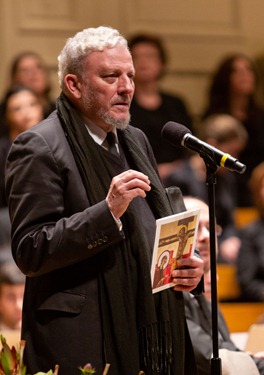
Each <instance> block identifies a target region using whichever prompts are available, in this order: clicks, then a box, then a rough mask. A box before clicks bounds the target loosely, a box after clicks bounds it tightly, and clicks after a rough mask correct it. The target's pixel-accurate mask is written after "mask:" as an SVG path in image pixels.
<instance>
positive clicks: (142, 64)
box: [128, 34, 192, 178]
mask: <svg viewBox="0 0 264 375" xmlns="http://www.w3.org/2000/svg"><path fill="white" fill-rule="evenodd" d="M128 44H129V48H130V51H131V54H132V58H133V62H134V66H135V70H136V76H135V94H134V98H133V100H132V103H131V107H130V113H131V124H132V125H133V126H135V127H138V128H140V129H141V130H143V132H144V133H145V134H146V135H147V137H148V139H149V141H150V144H151V146H152V148H153V152H154V155H155V157H156V160H157V163H158V169H159V172H160V175H161V177H162V178H164V177H165V176H166V175H167V174H168V173H169V171H170V168H171V167H172V165H173V162H174V161H175V160H177V159H180V158H182V157H184V156H185V154H186V153H187V150H184V149H183V148H182V147H173V146H172V145H170V144H169V142H168V141H166V140H165V139H163V138H162V137H161V130H162V128H163V126H164V125H165V124H166V123H167V122H168V121H175V122H179V123H181V124H183V125H185V126H187V127H189V128H191V126H192V119H191V116H190V114H189V113H188V110H187V107H186V104H185V102H184V101H183V100H182V99H181V98H180V97H178V96H175V95H171V94H168V93H165V92H164V91H162V90H161V88H160V82H161V78H162V77H163V75H164V73H165V67H166V63H167V55H166V51H165V48H164V46H163V43H162V41H161V40H160V39H159V38H158V37H156V36H154V35H147V34H138V35H135V36H133V37H132V38H131V39H130V40H129V41H128Z"/></svg>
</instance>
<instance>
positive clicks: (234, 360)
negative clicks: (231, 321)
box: [184, 196, 264, 375]
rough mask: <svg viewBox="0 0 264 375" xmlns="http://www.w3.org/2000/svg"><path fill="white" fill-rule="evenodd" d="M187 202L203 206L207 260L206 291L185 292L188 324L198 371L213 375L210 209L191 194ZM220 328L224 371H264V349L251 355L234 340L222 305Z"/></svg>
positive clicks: (202, 243)
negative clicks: (198, 292) (200, 293)
mask: <svg viewBox="0 0 264 375" xmlns="http://www.w3.org/2000/svg"><path fill="white" fill-rule="evenodd" d="M184 203H185V206H186V209H187V210H194V209H197V208H200V209H201V212H200V220H199V229H198V234H197V238H196V247H197V249H198V250H199V251H200V254H201V257H202V259H203V261H204V272H205V274H204V279H205V283H204V285H205V294H204V295H203V294H202V295H198V296H193V295H192V294H191V293H184V301H185V312H186V318H187V324H188V328H189V332H190V336H191V340H192V344H193V348H194V352H195V357H196V363H197V367H198V375H210V374H211V357H212V318H211V303H210V299H211V277H210V236H209V230H208V228H209V209H208V206H207V204H206V203H205V202H203V201H201V200H200V199H197V198H193V197H190V196H188V197H184ZM207 298H208V299H207ZM218 331H219V343H218V348H219V356H220V358H221V362H222V369H223V374H236V375H237V374H240V375H249V374H253V373H254V374H255V373H259V374H261V375H263V374H264V352H263V353H262V352H261V353H258V354H257V355H255V356H250V355H249V354H247V353H245V352H242V351H240V350H239V349H238V348H237V347H236V346H235V344H234V342H233V341H232V340H231V337H230V332H229V329H228V327H227V324H226V322H225V319H224V317H223V315H222V314H221V311H220V310H219V309H218ZM252 360H253V361H252ZM256 367H257V368H256ZM257 370H258V371H257ZM253 371H255V372H253Z"/></svg>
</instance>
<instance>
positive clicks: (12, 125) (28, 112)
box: [0, 86, 43, 208]
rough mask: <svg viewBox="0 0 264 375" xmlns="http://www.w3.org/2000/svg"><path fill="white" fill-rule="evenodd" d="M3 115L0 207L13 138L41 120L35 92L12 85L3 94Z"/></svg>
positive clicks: (0, 157) (4, 197) (3, 201)
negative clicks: (4, 128)
mask: <svg viewBox="0 0 264 375" xmlns="http://www.w3.org/2000/svg"><path fill="white" fill-rule="evenodd" d="M3 116H4V120H5V123H6V125H7V134H6V135H5V136H3V137H0V208H3V207H7V201H6V196H5V164H6V159H7V155H8V152H9V150H10V147H11V144H12V142H13V141H14V140H15V138H16V137H17V136H18V135H19V134H20V133H21V132H23V131H25V130H26V129H29V128H30V127H31V126H33V125H36V124H37V123H38V122H40V121H41V120H43V109H42V106H41V104H40V102H39V100H38V97H37V96H36V95H35V93H34V92H33V91H32V90H30V89H29V88H27V87H25V86H13V87H12V88H11V89H10V90H8V91H7V92H6V94H5V97H4V101H3Z"/></svg>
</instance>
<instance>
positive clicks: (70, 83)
mask: <svg viewBox="0 0 264 375" xmlns="http://www.w3.org/2000/svg"><path fill="white" fill-rule="evenodd" d="M64 83H65V86H66V87H67V89H68V91H69V93H70V94H71V95H73V96H74V97H75V98H76V99H80V98H81V96H82V95H81V82H80V81H79V78H78V77H77V76H76V75H75V74H67V75H66V76H65V78H64Z"/></svg>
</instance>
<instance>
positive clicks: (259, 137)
mask: <svg viewBox="0 0 264 375" xmlns="http://www.w3.org/2000/svg"><path fill="white" fill-rule="evenodd" d="M257 84H258V75H257V70H256V68H255V65H254V63H253V61H251V60H250V58H249V57H248V56H246V55H243V54H232V55H228V56H227V57H225V58H223V60H221V61H220V63H219V65H218V67H217V68H216V69H215V71H214V72H213V75H212V81H211V84H210V87H209V93H208V104H207V108H206V109H205V111H204V114H203V118H205V117H208V116H210V115H212V114H219V113H225V114H229V115H231V116H233V117H235V118H236V119H238V120H239V121H241V123H242V124H243V126H244V128H245V129H246V131H247V133H248V141H247V144H246V146H245V147H244V149H243V151H242V152H241V154H240V158H241V160H242V161H243V163H244V164H246V167H247V168H246V171H245V173H243V174H237V175H235V177H236V194H237V204H238V206H239V207H251V206H252V205H253V204H254V203H253V201H252V196H251V193H250V190H249V189H248V186H247V183H248V180H249V178H250V175H251V173H252V170H253V169H254V168H255V167H256V166H257V165H258V164H259V163H261V162H262V161H263V160H264V108H263V106H262V105H260V104H259V103H258V101H257V99H256V96H257Z"/></svg>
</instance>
